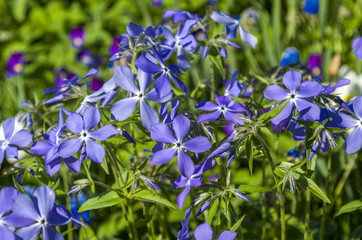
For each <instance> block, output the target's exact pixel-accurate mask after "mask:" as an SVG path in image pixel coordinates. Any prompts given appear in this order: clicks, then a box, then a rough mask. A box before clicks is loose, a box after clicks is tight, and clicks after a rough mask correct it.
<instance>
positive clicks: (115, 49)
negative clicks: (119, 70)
mask: <svg viewBox="0 0 362 240" xmlns="http://www.w3.org/2000/svg"><path fill="white" fill-rule="evenodd" d="M120 46H121V47H122V48H121V47H120ZM125 49H129V40H128V36H127V34H122V35H120V36H118V37H114V38H113V44H112V46H111V47H110V48H109V53H110V55H111V58H110V59H109V61H112V62H114V61H118V60H119V59H120V58H121V53H122V52H126V51H127V50H125Z"/></svg>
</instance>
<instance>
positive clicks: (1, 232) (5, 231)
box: [0, 225, 15, 240]
mask: <svg viewBox="0 0 362 240" xmlns="http://www.w3.org/2000/svg"><path fill="white" fill-rule="evenodd" d="M0 236H1V238H2V239H6V240H15V236H14V233H13V232H12V231H11V230H10V229H9V228H7V227H6V226H5V225H0Z"/></svg>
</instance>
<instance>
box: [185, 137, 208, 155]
mask: <svg viewBox="0 0 362 240" xmlns="http://www.w3.org/2000/svg"><path fill="white" fill-rule="evenodd" d="M183 146H184V147H185V149H187V150H188V151H190V152H194V153H202V152H206V151H207V150H209V149H210V148H211V146H212V144H211V142H210V141H209V139H207V137H195V138H193V139H190V140H189V141H187V142H184V143H183Z"/></svg>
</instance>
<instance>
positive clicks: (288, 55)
mask: <svg viewBox="0 0 362 240" xmlns="http://www.w3.org/2000/svg"><path fill="white" fill-rule="evenodd" d="M299 62H300V53H299V51H298V50H297V49H296V48H295V47H289V48H287V49H285V51H284V52H283V55H282V60H281V61H280V64H279V65H280V66H281V67H284V66H286V65H292V64H297V63H299Z"/></svg>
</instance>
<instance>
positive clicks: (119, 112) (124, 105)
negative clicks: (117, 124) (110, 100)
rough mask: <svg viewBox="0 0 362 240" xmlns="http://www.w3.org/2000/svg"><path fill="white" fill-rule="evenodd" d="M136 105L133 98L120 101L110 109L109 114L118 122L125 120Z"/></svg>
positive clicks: (136, 100)
mask: <svg viewBox="0 0 362 240" xmlns="http://www.w3.org/2000/svg"><path fill="white" fill-rule="evenodd" d="M137 103H138V99H137V98H135V97H131V98H125V99H121V100H119V101H118V102H115V103H114V104H113V105H112V107H111V113H112V114H113V116H114V117H115V118H116V119H117V120H118V121H124V120H126V119H127V118H128V117H129V116H131V114H132V113H133V111H134V109H135V108H136V106H137Z"/></svg>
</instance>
